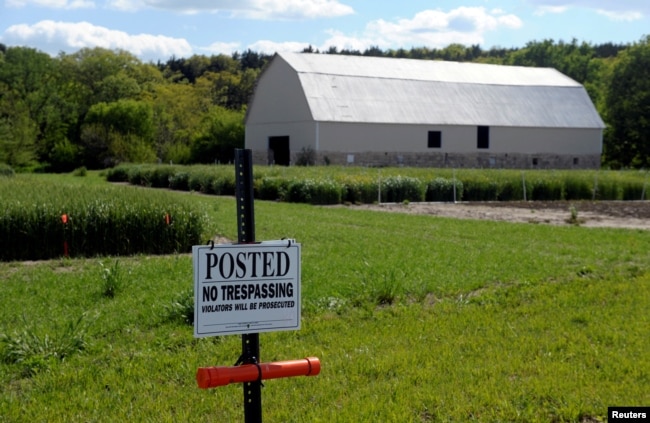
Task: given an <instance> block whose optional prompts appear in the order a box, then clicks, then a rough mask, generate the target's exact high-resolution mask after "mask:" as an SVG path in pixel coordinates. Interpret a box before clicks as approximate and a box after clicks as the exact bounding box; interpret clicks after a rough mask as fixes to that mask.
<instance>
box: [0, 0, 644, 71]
mask: <svg viewBox="0 0 650 423" xmlns="http://www.w3.org/2000/svg"><path fill="white" fill-rule="evenodd" d="M0 2H2V4H1V6H0V43H2V44H5V45H7V46H27V47H31V48H36V49H38V50H40V51H44V52H46V53H49V54H51V55H53V56H55V55H57V54H59V53H61V52H65V53H74V52H76V51H78V50H80V49H81V48H84V47H90V48H92V47H103V48H108V49H121V50H126V51H129V52H131V53H133V54H134V55H135V56H137V57H138V58H140V59H141V60H142V61H144V62H154V63H155V62H157V61H162V62H165V61H167V60H168V59H170V58H171V57H176V58H189V57H190V56H192V55H195V54H197V55H206V56H210V55H216V54H227V55H231V54H233V53H234V52H243V51H246V50H248V49H250V50H253V51H256V52H260V53H266V54H273V53H275V52H277V51H296V52H299V51H302V50H303V49H304V48H306V47H307V46H310V45H311V46H312V47H313V48H314V49H318V50H320V51H324V50H328V49H329V48H330V47H336V48H337V49H338V50H341V49H352V50H361V51H363V50H365V49H367V48H369V47H374V46H376V47H379V48H380V49H382V50H388V49H399V48H404V49H406V50H409V49H411V48H413V47H428V48H444V47H446V46H448V45H449V44H452V43H459V44H464V45H467V46H470V45H476V44H478V45H480V46H481V48H483V49H486V50H487V49H490V48H492V47H505V48H511V47H514V48H520V47H524V46H525V45H526V43H528V42H531V41H543V40H546V39H553V40H555V41H560V40H563V41H565V42H571V41H572V40H573V39H576V40H578V42H587V43H591V44H600V43H607V42H612V43H616V44H628V43H634V42H637V41H640V40H641V39H642V38H643V37H644V36H646V35H650V1H649V0H457V1H446V0H401V1H399V0H0Z"/></svg>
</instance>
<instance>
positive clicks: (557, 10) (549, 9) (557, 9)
mask: <svg viewBox="0 0 650 423" xmlns="http://www.w3.org/2000/svg"><path fill="white" fill-rule="evenodd" d="M568 9H569V8H568V7H567V6H539V7H538V8H537V9H536V10H535V15H537V16H544V15H546V14H547V13H550V14H553V15H558V14H561V13H564V12H566V11H567V10H568Z"/></svg>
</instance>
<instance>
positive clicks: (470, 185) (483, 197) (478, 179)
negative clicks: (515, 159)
mask: <svg viewBox="0 0 650 423" xmlns="http://www.w3.org/2000/svg"><path fill="white" fill-rule="evenodd" d="M498 195H499V190H498V184H497V183H496V181H494V180H491V179H489V178H487V177H486V176H484V175H476V176H472V177H470V178H468V179H467V180H465V181H464V182H463V201H496V200H497V198H498Z"/></svg>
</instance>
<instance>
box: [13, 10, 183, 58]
mask: <svg viewBox="0 0 650 423" xmlns="http://www.w3.org/2000/svg"><path fill="white" fill-rule="evenodd" d="M0 39H1V40H2V42H4V43H8V44H12V45H30V46H34V47H37V48H38V49H40V50H42V51H45V52H48V53H50V54H56V53H59V52H60V51H64V52H72V51H76V50H79V49H81V48H84V47H90V48H92V47H103V48H107V49H121V50H127V51H129V52H131V53H133V54H134V55H136V56H138V57H140V58H141V59H142V60H145V61H148V60H153V61H155V60H158V59H163V60H164V59H166V58H169V57H171V56H178V57H189V56H190V55H191V54H192V47H190V44H189V43H188V42H187V41H186V40H185V39H182V38H171V37H166V36H162V35H151V34H137V35H131V34H127V33H126V32H122V31H116V30H112V29H108V28H104V27H101V26H96V25H93V24H90V23H88V22H76V23H72V22H55V21H50V20H45V21H40V22H38V23H36V24H34V25H26V24H21V25H13V26H10V27H9V28H7V30H6V31H5V32H4V33H3V34H2V37H0Z"/></svg>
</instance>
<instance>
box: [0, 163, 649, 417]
mask: <svg viewBox="0 0 650 423" xmlns="http://www.w3.org/2000/svg"><path fill="white" fill-rule="evenodd" d="M385 172H387V171H385ZM18 176H20V175H18ZM18 176H17V177H18ZM33 178H34V179H33V180H32V181H31V183H33V184H35V185H38V184H39V183H42V182H43V181H45V180H46V179H47V180H50V181H54V182H56V183H60V184H64V185H70V186H76V187H77V188H78V190H79V192H81V191H84V190H88V189H91V187H96V186H98V187H103V186H104V185H105V184H106V182H104V181H103V179H102V177H100V176H99V175H97V174H95V173H92V172H91V173H90V174H89V175H88V176H87V177H83V178H80V177H74V176H72V175H59V176H52V175H35V176H34V177H33ZM39 178H43V179H42V180H39ZM641 180H643V177H641ZM112 188H114V189H117V190H126V191H128V192H132V191H133V190H137V192H138V195H139V196H141V197H142V198H144V199H146V198H148V197H147V196H148V195H150V193H155V195H164V199H163V200H162V201H163V202H167V203H169V204H175V203H178V204H183V207H184V208H183V210H187V211H188V212H189V213H198V214H200V215H205V217H204V218H203V220H202V222H203V223H202V226H201V234H200V236H199V239H200V240H202V241H205V242H207V241H208V240H209V239H213V238H215V237H217V236H218V237H221V238H226V239H236V237H237V227H236V207H235V200H234V199H233V198H231V197H228V196H214V195H212V196H205V195H200V194H198V193H197V192H196V191H194V192H178V191H166V190H165V191H163V190H145V189H142V188H136V187H132V186H126V185H120V186H113V187H112ZM45 195H46V194H43V196H45ZM255 221H256V238H257V239H258V240H267V239H279V238H283V237H288V238H294V239H296V241H298V242H300V243H301V244H302V329H301V330H300V331H286V332H273V333H264V334H261V335H260V350H261V361H263V362H266V361H277V360H290V359H298V358H302V357H307V356H316V357H319V358H320V360H321V365H322V370H321V373H320V375H318V376H316V377H295V378H287V379H275V380H269V381H265V383H264V385H265V386H264V388H262V398H263V416H264V420H265V421H282V422H350V421H360V422H377V421H388V422H429V421H431V422H466V421H478V422H494V421H508V422H549V421H557V422H560V421H567V422H598V421H605V420H606V415H607V407H608V406H612V405H636V406H642V405H646V406H647V405H649V404H650V392H649V391H648V389H647V387H648V386H650V354H648V351H650V338H649V337H648V328H649V327H650V315H649V314H648V309H650V231H647V230H632V229H608V228H586V227H580V226H562V227H558V226H550V225H540V224H536V225H533V224H529V223H508V222H492V221H474V220H457V219H451V218H443V217H436V216H430V215H407V214H399V213H383V212H376V211H372V210H360V209H358V208H352V207H320V206H314V205H310V204H298V203H288V202H277V201H259V200H258V201H256V202H255ZM154 230H155V229H154ZM151 235H152V236H155V234H151ZM58 241H59V240H57V242H58ZM192 277H193V275H192V258H191V256H190V254H188V253H186V252H178V253H174V254H167V255H148V254H137V255H134V256H91V257H79V258H57V259H53V260H47V261H9V262H0V386H1V388H0V422H35V421H38V422H40V421H47V422H59V421H60V422H89V421H92V422H114V421H150V422H179V421H193V422H194V421H197V422H208V421H243V394H242V387H241V386H238V385H230V386H225V387H220V388H216V389H211V390H201V389H198V388H197V385H196V381H195V374H196V370H197V369H198V368H199V367H206V366H231V365H233V364H234V363H235V361H236V360H237V357H239V354H240V352H241V351H240V350H241V340H240V337H239V336H223V337H210V338H201V339H195V338H194V337H193V328H192V326H191V325H190V324H188V321H187V317H188V310H192V304H191V292H192V286H193V280H192Z"/></svg>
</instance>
